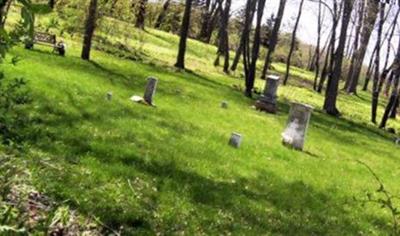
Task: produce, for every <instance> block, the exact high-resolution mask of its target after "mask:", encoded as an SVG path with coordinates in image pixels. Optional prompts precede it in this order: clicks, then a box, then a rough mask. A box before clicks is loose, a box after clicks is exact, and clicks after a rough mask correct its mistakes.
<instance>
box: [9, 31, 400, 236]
mask: <svg viewBox="0 0 400 236" xmlns="http://www.w3.org/2000/svg"><path fill="white" fill-rule="evenodd" d="M121 27H122V28H123V26H121ZM116 28H117V27H116ZM130 29H132V28H130ZM117 33H118V32H117ZM117 33H115V35H118V34H117ZM110 40H113V41H118V40H120V41H121V42H123V41H124V39H123V38H118V37H117V36H110ZM126 42H127V43H128V45H129V46H130V47H131V48H134V49H135V50H137V51H139V52H140V54H141V55H143V57H144V60H143V62H140V61H132V60H125V59H121V58H117V57H114V56H112V55H108V54H105V53H102V52H99V51H94V52H93V54H92V59H93V61H92V62H85V61H82V60H80V58H79V53H80V40H77V41H74V40H71V39H68V44H69V47H68V55H67V57H66V58H62V57H59V56H57V55H54V54H51V53H50V51H51V50H50V49H49V48H45V47H39V48H37V49H36V50H34V51H26V50H24V49H22V48H19V47H17V48H15V49H14V50H12V52H11V55H19V56H20V57H21V58H22V59H23V60H22V61H21V62H20V63H19V64H18V65H17V66H11V65H6V66H4V67H5V68H4V70H5V74H6V76H8V77H10V78H11V77H21V76H22V77H24V78H26V79H27V80H28V81H29V87H30V88H31V90H32V94H33V98H34V106H33V108H32V115H33V116H36V117H40V118H41V122H39V123H38V124H35V127H33V129H35V130H36V129H38V130H41V131H42V136H40V138H39V139H38V140H35V141H31V142H29V151H28V154H27V158H28V159H29V160H30V162H31V171H32V172H33V179H34V182H35V184H36V185H37V186H38V188H39V189H40V190H41V191H43V192H44V193H46V194H48V195H49V196H51V197H54V198H55V199H57V200H59V201H60V202H61V201H65V202H66V203H67V204H69V205H70V206H72V207H73V208H75V209H77V210H79V211H80V212H82V213H83V214H87V215H90V216H92V215H94V216H97V217H99V219H100V220H101V221H102V222H104V224H105V225H107V226H108V227H111V228H114V229H118V228H119V227H121V226H122V227H123V228H124V230H123V232H124V234H126V235H131V234H138V233H143V234H150V235H151V234H155V233H157V232H161V233H162V234H167V235H168V234H179V233H186V234H188V235H194V234H195V235H197V234H212V235H215V234H229V233H233V234H235V235H243V234H246V235H271V234H274V235H357V234H363V235H387V234H388V233H389V232H390V230H391V228H390V215H389V214H388V213H387V212H386V211H385V210H384V209H381V208H380V207H379V206H374V205H366V206H364V207H363V206H361V204H359V203H358V202H356V201H354V200H353V197H354V196H355V197H364V196H365V193H364V191H365V190H368V191H374V190H376V189H377V187H378V185H377V183H376V182H374V179H373V177H372V176H371V174H370V173H368V171H367V170H366V169H365V168H364V167H363V166H361V165H359V164H357V163H356V162H355V160H362V161H363V162H365V163H367V164H368V165H370V166H371V167H372V168H373V169H374V170H375V171H376V172H377V173H378V175H379V176H380V177H381V178H382V179H383V181H384V182H385V184H386V185H387V187H388V189H390V190H391V191H392V192H397V193H400V186H399V185H398V179H399V177H400V169H399V168H396V167H397V166H398V165H399V162H400V159H399V158H400V157H399V147H396V146H395V145H394V143H393V140H392V139H393V137H391V136H389V135H388V134H386V133H385V132H384V131H381V130H379V129H377V128H375V127H374V126H373V125H371V124H369V122H368V121H369V113H370V112H369V110H370V105H369V104H370V96H369V95H368V94H367V93H361V94H360V96H359V97H350V96H345V95H341V96H340V99H339V108H340V109H341V111H342V112H343V117H342V118H340V119H336V118H332V117H330V116H327V115H325V114H323V112H321V105H322V102H323V96H322V95H320V94H316V93H314V92H312V91H311V90H310V88H299V87H295V86H293V85H290V84H289V85H288V86H286V87H281V88H280V90H279V108H280V111H279V113H278V114H277V115H269V114H265V113H260V112H257V111H255V110H254V109H252V107H251V106H252V105H253V103H254V101H253V100H250V99H247V98H245V97H244V96H243V95H242V94H241V92H239V91H237V90H235V89H234V88H233V86H232V85H242V86H243V83H244V81H243V80H241V79H240V78H239V77H240V76H238V75H239V74H240V73H238V75H234V76H226V75H224V74H222V73H221V70H222V69H221V68H215V67H213V66H212V64H213V59H214V56H215V51H216V49H215V48H214V47H212V46H208V45H204V44H202V43H199V42H195V41H190V42H189V46H188V49H189V50H188V56H187V67H188V69H190V70H191V72H179V71H176V70H175V69H174V68H173V67H172V65H173V64H174V62H175V61H174V60H175V55H176V52H177V46H176V45H177V42H178V38H177V37H176V36H172V35H170V34H167V33H163V32H159V31H155V30H151V29H148V31H147V32H146V33H139V32H135V31H133V32H131V33H130V37H129V40H127V41H126ZM138 45H139V46H138ZM281 67H282V65H277V66H276V68H277V70H278V71H280V69H279V68H281ZM281 69H282V68H281ZM148 76H155V77H157V78H159V86H158V90H157V94H156V97H155V103H156V105H157V108H151V107H147V106H144V105H140V104H134V103H132V102H131V101H130V100H129V98H130V97H131V96H132V95H142V94H143V91H144V87H145V84H146V77H148ZM302 76H304V79H310V76H311V78H312V74H310V73H307V72H304V73H302V71H301V70H299V69H296V77H302ZM291 79H292V81H294V80H295V78H291ZM257 86H258V87H260V88H261V87H262V86H263V82H262V81H258V82H257ZM109 91H112V92H113V94H114V97H113V100H112V101H107V100H106V93H107V92H109ZM223 100H226V101H228V102H229V109H227V110H225V109H221V108H220V102H221V101H223ZM290 101H300V102H305V103H308V104H311V105H313V106H314V107H315V111H314V113H313V116H312V120H311V125H310V129H309V132H308V137H307V142H306V147H305V151H304V152H298V151H294V150H290V149H288V148H286V147H284V146H283V145H282V144H281V132H282V131H283V129H284V127H285V123H286V119H287V115H288V110H289V102H290ZM380 109H381V110H380V112H382V109H383V108H382V107H380ZM389 126H390V127H396V128H399V127H400V123H399V122H394V121H391V123H390V124H389ZM232 132H239V133H241V134H243V136H244V142H243V145H242V147H241V148H240V149H233V148H231V147H230V146H228V145H227V143H228V139H229V137H230V134H231V133H232Z"/></svg>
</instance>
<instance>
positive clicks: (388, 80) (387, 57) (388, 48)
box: [383, 8, 400, 96]
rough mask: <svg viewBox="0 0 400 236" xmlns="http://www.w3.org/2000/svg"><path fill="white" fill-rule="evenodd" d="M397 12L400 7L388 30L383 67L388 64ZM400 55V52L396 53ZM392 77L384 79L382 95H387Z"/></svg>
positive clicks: (399, 12)
mask: <svg viewBox="0 0 400 236" xmlns="http://www.w3.org/2000/svg"><path fill="white" fill-rule="evenodd" d="M399 14H400V8H399V9H398V10H397V12H396V15H395V17H394V19H393V23H392V25H391V30H390V34H389V38H388V42H387V44H388V45H387V51H386V58H385V65H384V67H383V68H384V69H386V68H387V66H388V62H389V56H390V49H391V46H392V39H393V36H394V32H395V30H396V26H397V19H398V18H399ZM399 48H400V41H399ZM398 55H399V56H400V54H398ZM392 78H393V77H389V79H387V80H386V84H385V89H384V95H385V96H388V95H389V91H390V87H391V84H392Z"/></svg>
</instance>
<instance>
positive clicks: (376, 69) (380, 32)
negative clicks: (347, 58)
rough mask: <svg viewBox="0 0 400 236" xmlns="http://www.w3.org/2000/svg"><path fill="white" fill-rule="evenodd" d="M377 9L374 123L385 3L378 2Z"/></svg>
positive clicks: (373, 90)
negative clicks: (378, 16)
mask: <svg viewBox="0 0 400 236" xmlns="http://www.w3.org/2000/svg"><path fill="white" fill-rule="evenodd" d="M379 5H380V6H379V9H380V11H379V12H380V14H379V15H380V21H379V27H378V38H377V43H376V44H377V45H378V46H377V48H376V55H375V63H374V64H375V72H374V83H373V88H372V106H371V121H372V122H373V123H376V115H377V110H378V102H379V70H380V55H381V49H380V47H379V45H380V44H381V40H382V31H383V25H384V24H385V19H384V17H385V4H384V3H380V4H379Z"/></svg>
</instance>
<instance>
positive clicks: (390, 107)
mask: <svg viewBox="0 0 400 236" xmlns="http://www.w3.org/2000/svg"><path fill="white" fill-rule="evenodd" d="M391 76H395V78H394V81H395V84H394V85H393V91H392V94H391V95H390V98H389V102H388V104H387V106H386V109H385V113H384V114H383V117H382V121H381V124H380V125H379V128H385V127H386V123H387V121H388V119H389V118H390V115H391V113H392V112H393V111H395V110H396V106H398V103H397V102H398V101H399V79H400V76H399V75H394V74H393V73H392V75H391ZM394 113H396V112H394Z"/></svg>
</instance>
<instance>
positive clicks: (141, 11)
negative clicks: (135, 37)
mask: <svg viewBox="0 0 400 236" xmlns="http://www.w3.org/2000/svg"><path fill="white" fill-rule="evenodd" d="M146 5H147V0H140V1H139V5H138V9H137V12H136V22H135V27H136V28H138V29H142V30H143V29H144V22H145V18H146Z"/></svg>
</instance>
